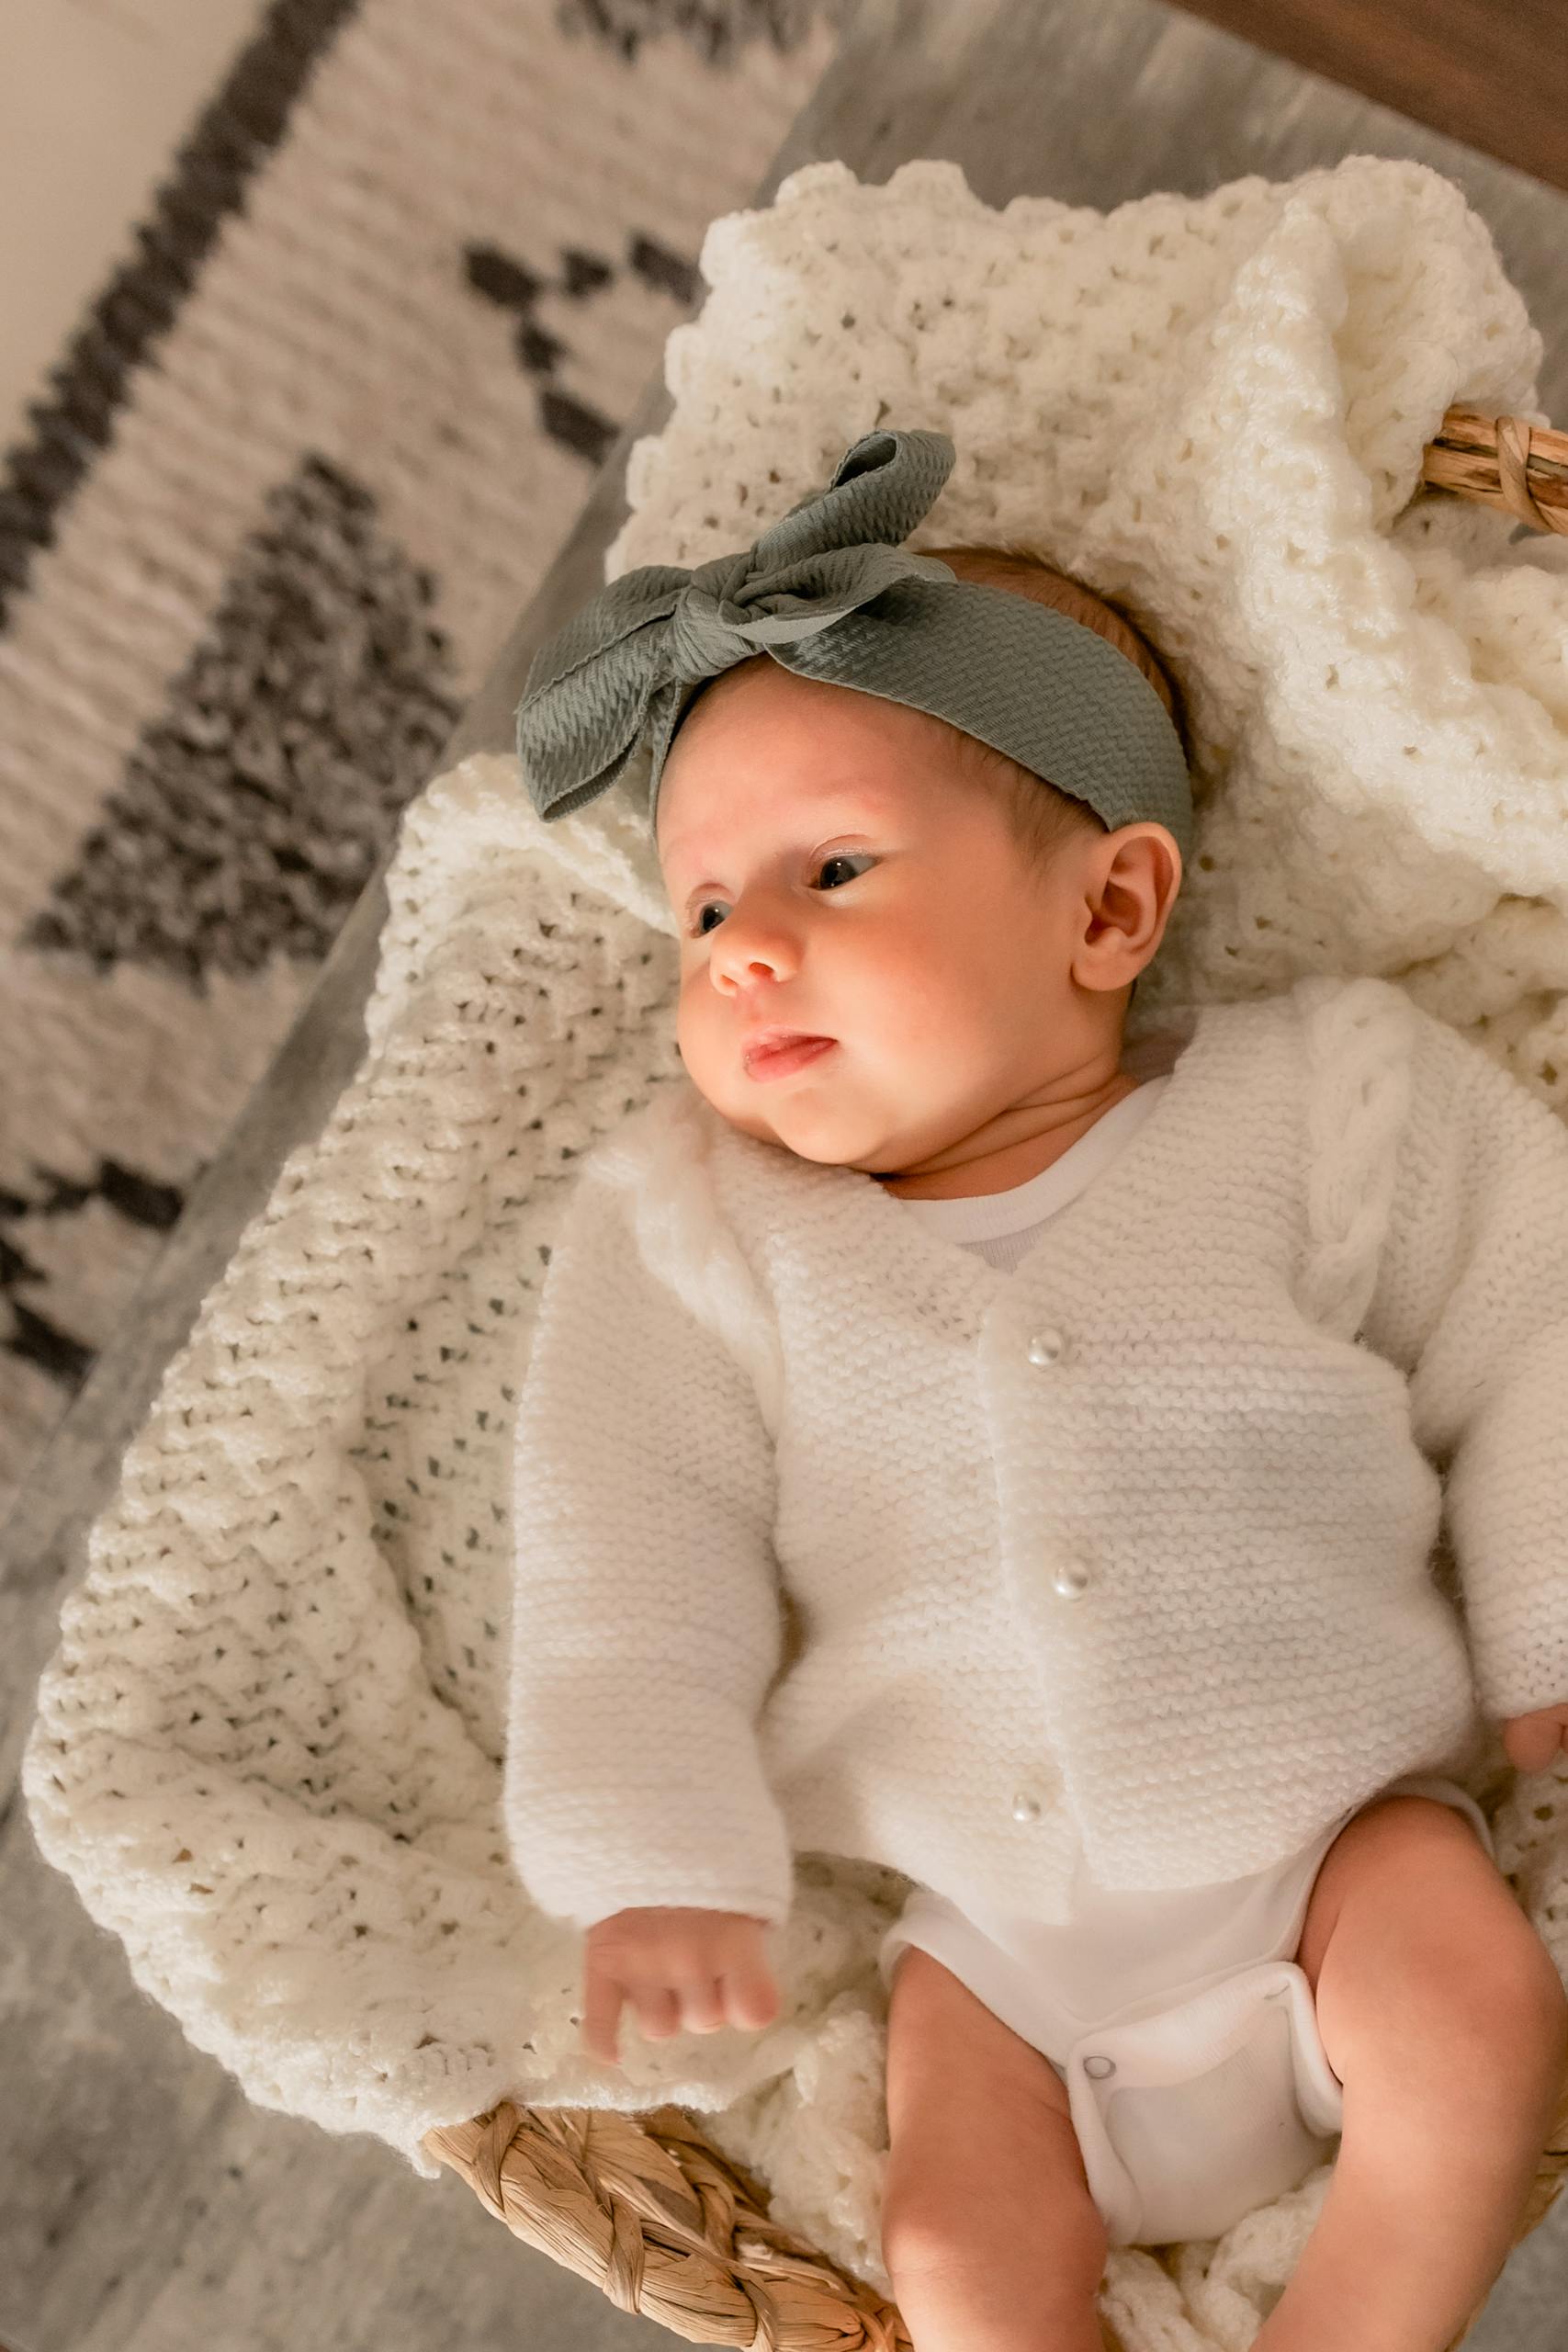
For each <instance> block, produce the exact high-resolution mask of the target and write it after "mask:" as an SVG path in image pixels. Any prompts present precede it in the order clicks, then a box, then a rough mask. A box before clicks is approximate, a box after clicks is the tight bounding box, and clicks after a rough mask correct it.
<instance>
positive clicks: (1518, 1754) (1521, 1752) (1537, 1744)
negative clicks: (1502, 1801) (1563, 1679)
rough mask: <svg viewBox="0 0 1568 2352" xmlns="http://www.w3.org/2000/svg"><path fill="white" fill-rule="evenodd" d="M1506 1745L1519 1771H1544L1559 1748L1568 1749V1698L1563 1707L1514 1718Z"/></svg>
mask: <svg viewBox="0 0 1568 2352" xmlns="http://www.w3.org/2000/svg"><path fill="white" fill-rule="evenodd" d="M1503 1746H1504V1747H1505V1748H1506V1750H1507V1755H1508V1761H1509V1763H1510V1764H1512V1765H1513V1766H1514V1768H1515V1770H1517V1771H1520V1772H1544V1771H1545V1770H1546V1768H1547V1766H1548V1765H1549V1764H1550V1763H1551V1760H1552V1758H1553V1757H1554V1756H1555V1755H1556V1753H1557V1750H1558V1748H1559V1747H1568V1699H1565V1700H1564V1701H1563V1702H1562V1704H1561V1706H1556V1707H1538V1708H1537V1709H1536V1710H1535V1712H1534V1713H1533V1714H1529V1715H1510V1716H1509V1717H1508V1719H1507V1721H1506V1723H1505V1724H1504V1725H1503Z"/></svg>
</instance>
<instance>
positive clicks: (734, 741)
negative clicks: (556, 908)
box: [657, 661, 959, 860]
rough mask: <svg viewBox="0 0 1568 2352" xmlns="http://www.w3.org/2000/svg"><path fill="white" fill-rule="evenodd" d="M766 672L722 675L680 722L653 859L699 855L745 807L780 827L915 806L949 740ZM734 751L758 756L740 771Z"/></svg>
mask: <svg viewBox="0 0 1568 2352" xmlns="http://www.w3.org/2000/svg"><path fill="white" fill-rule="evenodd" d="M767 670H768V672H771V673H772V675H771V676H768V675H761V676H755V675H753V674H751V673H752V664H751V663H750V662H743V663H741V664H740V665H739V668H738V669H736V670H732V671H727V672H724V673H721V674H720V675H719V676H718V677H717V678H716V679H715V680H714V681H713V682H712V683H711V684H709V685H707V686H706V687H705V688H704V689H703V691H702V693H701V694H700V695H696V696H694V698H693V702H692V704H690V705H688V707H687V710H686V711H685V712H684V713H683V714H682V720H681V724H680V726H679V727H678V728H677V729H676V730H675V735H674V737H673V740H672V741H671V745H670V750H669V752H668V754H667V756H666V759H665V762H664V766H663V770H662V773H661V775H660V788H659V803H658V811H657V830H658V836H659V848H660V856H661V857H664V858H671V857H673V858H675V859H677V860H683V859H684V858H685V857H686V856H687V855H688V854H696V855H698V856H700V855H701V854H702V851H703V847H704V844H705V842H707V841H708V840H709V839H710V838H711V836H712V834H713V833H714V832H716V831H723V830H725V827H726V819H727V817H728V814H729V813H730V812H731V811H737V810H739V811H742V812H747V811H746V804H747V803H748V802H750V804H752V805H753V806H755V805H756V803H757V802H758V801H759V800H765V804H766V808H767V809H768V810H769V811H770V812H777V814H778V815H779V816H781V817H783V818H785V819H787V818H789V817H791V816H793V815H795V814H796V813H799V814H802V815H806V816H808V817H810V818H812V819H815V818H816V817H817V816H818V815H819V814H820V815H824V816H826V815H828V814H829V812H830V811H832V810H838V809H843V810H846V811H848V810H855V811H859V812H863V813H864V814H865V815H866V816H867V817H870V818H874V817H877V816H886V815H889V814H892V813H895V812H899V811H903V812H908V811H909V810H910V809H913V808H914V806H915V805H916V804H917V803H919V804H920V805H922V806H924V804H925V802H926V800H927V799H928V798H929V797H930V786H931V779H932V775H933V774H934V773H935V772H936V770H937V768H938V767H940V766H941V765H942V764H944V763H949V762H950V755H951V753H952V752H953V748H954V747H955V745H956V744H957V742H958V740H959V739H958V737H957V732H956V730H955V729H952V728H949V727H947V726H945V725H943V724H942V722H941V721H940V720H938V719H934V718H931V717H930V716H929V715H928V714H927V713H926V712H924V711H917V710H915V709H913V708H912V707H911V706H909V705H908V704H907V703H896V702H893V701H891V700H889V699H888V697H886V695H868V694H862V693H860V692H858V691H854V690H852V689H849V688H843V687H837V686H829V685H828V684H826V682H824V681H819V680H815V679H808V680H801V679H799V678H796V677H795V675H794V674H793V673H789V672H785V671H783V670H782V669H781V667H780V665H779V664H777V663H775V662H771V661H769V662H767ZM781 682H782V683H781ZM802 686H804V687H805V688H806V689H807V691H806V693H804V694H803V693H801V692H799V691H797V690H798V689H799V688H801V687H802ZM721 697H722V702H721V699H720V698H721ZM710 704H711V706H712V707H711V708H709V707H707V706H709V705H710ZM688 729H690V731H689V732H688ZM770 751H771V752H772V753H773V756H772V757H771V758H770V757H769V756H768V754H769V752H770ZM741 752H744V753H745V754H746V755H747V756H748V760H749V761H750V759H751V755H753V754H761V756H760V757H759V758H758V759H756V761H755V763H754V764H750V765H748V766H747V767H746V768H745V769H744V770H742V769H739V768H738V767H737V765H736V759H737V755H738V754H739V753H741ZM747 813H749V812H747ZM934 813H937V814H940V809H938V810H937V811H936V812H934Z"/></svg>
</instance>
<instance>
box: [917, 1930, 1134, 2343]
mask: <svg viewBox="0 0 1568 2352" xmlns="http://www.w3.org/2000/svg"><path fill="white" fill-rule="evenodd" d="M887 2121H888V2133H889V2141H890V2153H889V2155H888V2162H887V2177H886V2187H885V2188H884V2191H883V2200H882V2256H883V2260H884V2261H885V2262H886V2265H887V2270H888V2275H889V2277H890V2278H891V2279H892V2281H893V2295H894V2300H895V2301H896V2302H897V2305H898V2308H899V2311H900V2312H901V2313H902V2315H903V2319H904V2323H905V2325H906V2326H907V2327H908V2331H909V2334H910V2335H911V2336H912V2338H913V2339H914V2346H915V2352H1101V2346H1103V2344H1104V2342H1105V2337H1104V2335H1103V2334H1102V2332H1101V2329H1100V2322H1099V2319H1098V2317H1097V2316H1096V2312H1095V2298H1096V2291H1097V2290H1098V2288H1099V2286H1100V2278H1101V2276H1102V2275H1103V2272H1104V2268H1105V2256H1106V2250H1107V2245H1106V2233H1105V2224H1104V2222H1103V2221H1102V2220H1101V2218H1100V2209H1099V2207H1098V2206H1097V2205H1096V2204H1095V2202H1094V2200H1093V2199H1092V2198H1091V2197H1090V2195H1089V2182H1088V2179H1087V2177H1085V2173H1084V2166H1083V2158H1082V2157H1081V2155H1080V2154H1079V2153H1078V2143H1077V2133H1076V2132H1075V2131H1074V2130H1073V2126H1072V2120H1071V2118H1070V2116H1069V2114H1068V2111H1067V2086H1066V2084H1065V2083H1064V2082H1063V2081H1062V2080H1061V2079H1060V2077H1059V2076H1058V2075H1057V2074H1056V2073H1055V2069H1054V2068H1053V2067H1052V2065H1051V2064H1050V2061H1049V2060H1048V2059H1046V2058H1044V2057H1043V2056H1042V2055H1041V2053H1040V2052H1039V2051H1038V2050H1036V2049H1034V2048H1033V2047H1032V2044H1031V2043H1029V2042H1027V2041H1024V2040H1023V2039H1022V2038H1021V2035H1019V2034H1016V2033H1014V2032H1013V2030H1012V2029H1011V2027H1010V2026H1006V2025H1004V2024H1003V2023H1002V2021H1001V2019H1000V2018H998V2017H997V2016H995V2015H994V2014H993V2013H992V2011H991V2010H989V2009H988V2008H987V2007H986V2005H985V2003H984V2002H983V2001H981V2000H980V1999H979V1998H978V1997H977V1996H976V1995H975V1994H973V1993H971V1992H970V1990H969V1988H968V1986H967V1985H964V1984H962V1983H961V1982H960V1981H959V1979H958V1978H957V1977H956V1976H954V1975H953V1972H952V1970H951V1969H948V1968H944V1967H943V1966H942V1962H940V1961H938V1960H933V1959H932V1958H931V1955H930V1953H929V1952H924V1951H920V1950H919V1948H918V1947H914V1946H911V1947H908V1948H907V1949H906V1950H905V1951H903V1952H902V1953H901V1954H900V1955H899V1959H898V1963H897V1968H896V1970H895V1972H894V1976H893V1989H892V1994H891V1996H890V2001H889V2009H888V2019H887Z"/></svg>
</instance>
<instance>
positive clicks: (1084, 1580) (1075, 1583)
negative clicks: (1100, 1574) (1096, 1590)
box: [1051, 1560, 1094, 1600]
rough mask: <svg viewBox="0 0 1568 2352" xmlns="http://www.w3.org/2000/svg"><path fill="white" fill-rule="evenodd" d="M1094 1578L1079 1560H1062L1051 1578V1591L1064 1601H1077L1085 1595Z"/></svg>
mask: <svg viewBox="0 0 1568 2352" xmlns="http://www.w3.org/2000/svg"><path fill="white" fill-rule="evenodd" d="M1093 1582H1094V1578H1093V1577H1092V1576H1091V1575H1090V1574H1089V1570H1088V1568H1086V1567H1085V1566H1084V1564H1083V1562H1082V1561H1081V1560H1064V1561H1063V1562H1062V1564H1061V1566H1059V1567H1058V1568H1057V1570H1056V1572H1055V1576H1053V1577H1052V1578H1051V1586H1052V1589H1053V1591H1055V1592H1059V1593H1060V1594H1061V1596H1062V1599H1063V1600H1079V1599H1081V1597H1082V1596H1083V1594H1084V1593H1086V1592H1087V1591H1088V1589H1089V1586H1090V1585H1091V1584H1092V1583H1093Z"/></svg>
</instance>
